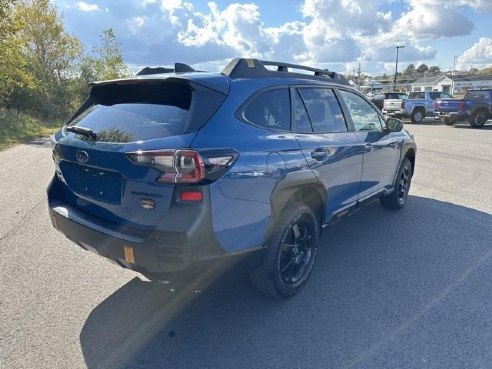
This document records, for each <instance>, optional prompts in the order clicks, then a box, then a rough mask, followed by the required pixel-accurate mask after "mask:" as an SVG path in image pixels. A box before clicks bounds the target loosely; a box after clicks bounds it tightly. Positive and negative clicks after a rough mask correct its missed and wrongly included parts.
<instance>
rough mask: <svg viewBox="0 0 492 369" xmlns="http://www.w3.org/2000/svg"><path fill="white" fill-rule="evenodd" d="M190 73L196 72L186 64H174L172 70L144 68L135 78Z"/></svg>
mask: <svg viewBox="0 0 492 369" xmlns="http://www.w3.org/2000/svg"><path fill="white" fill-rule="evenodd" d="M190 72H197V71H196V70H194V69H193V68H192V67H190V66H189V65H188V64H183V63H174V69H173V68H164V67H155V68H152V67H145V68H143V69H141V70H140V71H139V72H138V73H137V74H136V76H145V75H148V74H161V73H190Z"/></svg>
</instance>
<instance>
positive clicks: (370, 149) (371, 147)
mask: <svg viewBox="0 0 492 369" xmlns="http://www.w3.org/2000/svg"><path fill="white" fill-rule="evenodd" d="M365 147H366V152H373V151H374V145H373V144H370V143H366V145H365Z"/></svg>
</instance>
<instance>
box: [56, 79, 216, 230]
mask: <svg viewBox="0 0 492 369" xmlns="http://www.w3.org/2000/svg"><path fill="white" fill-rule="evenodd" d="M223 99H224V96H223V95H222V94H220V93H218V92H216V91H213V90H210V89H207V88H205V87H200V86H194V85H193V84H192V83H190V82H187V81H184V80H182V81H180V80H177V79H174V80H160V81H145V80H140V81H123V82H121V83H119V82H116V83H112V84H107V85H102V86H95V87H94V88H93V89H92V91H91V95H90V97H89V99H88V102H87V103H86V104H85V108H83V109H82V112H81V113H80V114H78V115H77V116H76V117H75V118H74V119H73V120H72V121H71V122H70V123H69V124H68V125H67V126H65V127H64V128H62V130H61V131H59V132H58V133H57V134H56V135H55V137H54V138H55V148H54V159H55V164H56V172H57V176H58V178H59V179H60V180H61V181H62V182H63V184H64V186H62V193H61V194H59V197H58V198H57V201H59V202H61V203H63V204H67V205H70V206H72V207H75V208H77V209H78V210H79V211H82V212H84V213H85V214H87V215H88V216H94V217H96V219H98V220H101V221H103V222H104V221H107V222H110V223H111V224H116V225H133V226H140V227H154V226H156V225H157V224H158V223H159V222H160V220H161V219H162V218H163V216H164V215H165V214H166V212H167V211H168V209H169V207H170V204H171V201H172V199H173V192H174V185H173V184H172V183H166V181H163V180H162V179H163V178H165V175H166V169H165V168H167V167H169V165H168V164H170V163H171V164H172V160H173V159H172V152H173V150H174V149H178V148H187V147H190V144H191V142H192V141H193V139H194V137H195V135H196V130H197V129H199V128H200V127H201V126H202V125H203V124H205V123H206V121H207V120H208V119H209V118H210V116H211V115H212V114H213V112H214V111H215V110H216V109H217V107H218V105H220V103H221V102H222V101H223ZM203 102H206V104H204V103H203ZM155 151H159V154H158V155H155V156H150V155H148V156H147V155H145V153H148V152H155ZM142 152H144V154H143V155H142V154H141V153H142ZM149 210H153V211H149Z"/></svg>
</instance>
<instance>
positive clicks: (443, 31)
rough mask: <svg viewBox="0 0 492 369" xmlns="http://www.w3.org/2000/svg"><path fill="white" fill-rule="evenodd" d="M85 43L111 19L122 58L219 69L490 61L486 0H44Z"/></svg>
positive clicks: (379, 67)
mask: <svg viewBox="0 0 492 369" xmlns="http://www.w3.org/2000/svg"><path fill="white" fill-rule="evenodd" d="M52 1H53V2H54V3H55V4H56V5H57V6H58V8H59V9H60V11H61V13H62V15H63V17H64V22H65V27H66V29H67V30H68V31H69V32H70V33H73V34H75V35H76V36H77V37H79V38H80V39H81V40H82V41H83V42H84V43H85V44H86V45H88V47H89V48H90V47H91V46H94V45H97V43H98V41H99V36H100V34H101V32H102V30H103V29H105V28H109V27H111V28H113V30H114V31H115V33H116V35H117V38H118V40H119V41H120V43H121V48H122V52H123V57H124V60H125V62H126V63H128V64H130V65H131V66H133V67H135V68H137V67H140V66H146V65H152V66H155V65H171V64H172V63H174V62H175V61H179V62H184V63H189V64H192V65H194V66H195V67H197V68H201V69H208V70H220V69H221V68H222V67H223V66H225V64H226V63H227V61H228V60H229V59H231V58H233V57H237V56H244V57H257V58H263V59H270V60H278V61H286V62H294V63H301V64H306V65H311V66H316V67H322V68H328V69H330V70H335V71H339V72H352V71H353V70H354V69H357V68H358V64H359V62H360V63H361V69H362V72H365V73H368V74H374V75H380V74H383V73H387V74H392V73H393V72H394V68H395V56H396V49H395V46H396V45H404V46H405V47H404V48H403V49H400V52H399V61H400V63H399V67H398V69H399V70H402V69H404V68H405V67H406V66H407V65H408V64H410V63H413V64H415V65H416V66H418V65H419V64H421V63H426V64H427V65H429V66H431V65H438V66H440V67H441V69H442V70H451V69H452V66H453V62H454V60H455V57H456V65H457V69H461V70H467V69H469V68H471V67H478V68H482V67H485V66H492V0H404V1H403V0H400V1H398V0H341V1H334V0H282V1H273V0H270V1H268V0H255V1H237V2H231V1H225V0H215V1H187V0H126V1H121V0H84V1H68V0H52Z"/></svg>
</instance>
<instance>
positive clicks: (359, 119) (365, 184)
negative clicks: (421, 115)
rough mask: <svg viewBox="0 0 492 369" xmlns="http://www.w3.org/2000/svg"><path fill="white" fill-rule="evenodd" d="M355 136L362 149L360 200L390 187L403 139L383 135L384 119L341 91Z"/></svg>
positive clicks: (353, 95)
mask: <svg viewBox="0 0 492 369" xmlns="http://www.w3.org/2000/svg"><path fill="white" fill-rule="evenodd" d="M340 95H341V97H342V100H343V101H344V102H345V105H346V107H347V110H348V112H349V115H350V117H351V119H352V122H353V125H354V129H355V135H356V136H357V138H358V140H359V142H360V143H361V145H362V146H363V148H364V156H363V170H362V180H361V183H360V191H359V192H360V194H359V199H364V198H366V197H368V196H370V195H372V194H374V193H376V192H378V191H381V190H383V189H384V188H387V189H389V188H391V187H392V186H393V182H394V178H395V174H396V171H397V165H398V160H399V154H400V148H401V145H402V144H403V139H401V138H398V137H396V135H394V134H391V133H389V134H388V133H386V132H384V130H383V128H384V127H385V121H384V119H383V117H382V116H381V115H380V114H379V113H378V112H377V111H376V110H375V109H374V108H373V107H372V106H371V105H370V104H369V102H367V101H366V100H365V99H364V98H363V97H361V96H359V95H357V94H355V93H353V92H350V91H345V90H340Z"/></svg>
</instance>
